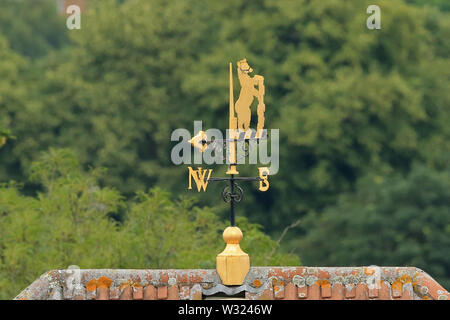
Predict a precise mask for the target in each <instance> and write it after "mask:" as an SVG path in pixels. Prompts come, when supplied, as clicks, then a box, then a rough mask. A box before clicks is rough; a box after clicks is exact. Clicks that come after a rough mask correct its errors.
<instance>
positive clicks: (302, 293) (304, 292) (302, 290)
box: [297, 286, 308, 299]
mask: <svg viewBox="0 0 450 320" xmlns="http://www.w3.org/2000/svg"><path fill="white" fill-rule="evenodd" d="M297 296H298V297H299V299H306V298H307V297H308V287H307V286H303V287H298V288H297Z"/></svg>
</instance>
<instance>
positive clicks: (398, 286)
mask: <svg viewBox="0 0 450 320" xmlns="http://www.w3.org/2000/svg"><path fill="white" fill-rule="evenodd" d="M402 287H403V284H402V283H401V281H399V280H396V281H394V282H393V283H392V297H393V298H394V299H395V298H400V297H401V296H402V290H403V288H402Z"/></svg>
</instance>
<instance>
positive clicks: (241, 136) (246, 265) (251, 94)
mask: <svg viewBox="0 0 450 320" xmlns="http://www.w3.org/2000/svg"><path fill="white" fill-rule="evenodd" d="M229 68H230V70H229V72H230V80H229V81H230V105H229V108H230V110H229V112H230V114H229V128H228V133H229V134H228V138H227V139H226V141H222V142H223V148H226V149H227V158H228V159H227V160H228V170H227V172H226V174H227V175H229V177H220V178H214V177H211V173H212V169H202V168H201V167H198V168H197V170H194V169H192V167H188V170H189V171H188V173H189V185H188V189H192V180H194V183H195V184H196V186H197V190H198V191H199V192H200V191H201V190H203V191H206V188H207V187H208V182H213V181H227V182H229V185H227V186H226V187H225V188H224V189H223V192H222V198H223V200H224V201H225V202H228V203H230V225H231V226H230V227H228V228H226V229H225V231H224V233H223V238H224V240H225V242H226V244H227V245H226V248H225V250H224V251H223V252H222V253H220V254H219V255H218V256H217V272H218V274H219V276H220V278H221V280H222V283H223V284H226V285H240V284H242V283H243V281H244V278H245V276H246V274H247V272H248V271H249V269H250V259H249V257H248V255H247V254H246V253H245V252H243V251H242V249H241V248H240V246H239V242H240V241H241V239H242V231H241V230H240V229H239V228H238V227H236V226H235V213H234V204H235V203H237V202H240V201H241V200H242V197H243V193H244V192H243V189H242V188H241V187H240V186H239V185H238V184H237V181H259V190H260V191H267V190H268V189H269V181H268V175H269V169H268V168H267V167H259V168H258V173H259V174H258V177H236V175H238V174H239V172H238V170H237V164H238V163H237V155H236V154H237V143H238V142H244V143H246V144H247V145H248V146H249V145H250V144H249V141H251V140H253V141H256V142H258V141H259V140H261V139H267V134H266V133H265V130H263V129H264V122H265V117H264V113H265V110H266V106H265V104H264V94H265V87H264V77H263V76H261V75H255V76H253V77H251V76H250V73H251V72H252V71H253V69H252V68H251V67H250V65H249V64H248V62H247V59H242V60H240V61H238V62H237V74H238V79H239V83H240V85H241V90H240V93H239V97H238V99H237V101H236V104H235V103H234V95H233V66H232V63H231V62H230V65H229ZM255 98H256V99H257V100H258V106H257V115H258V123H257V127H256V128H257V130H252V129H251V128H250V123H251V106H252V104H253V101H254V99H255ZM190 143H191V144H192V145H193V146H194V147H195V148H197V149H198V150H199V151H200V152H204V151H205V150H206V149H207V148H208V147H209V146H213V147H218V143H220V142H218V141H217V140H214V141H209V140H208V137H207V135H206V133H205V132H204V131H200V132H199V133H198V134H197V135H196V136H194V137H193V138H192V139H191V140H190ZM247 151H248V150H247Z"/></svg>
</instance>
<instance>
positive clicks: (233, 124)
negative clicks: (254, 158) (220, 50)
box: [226, 62, 239, 175]
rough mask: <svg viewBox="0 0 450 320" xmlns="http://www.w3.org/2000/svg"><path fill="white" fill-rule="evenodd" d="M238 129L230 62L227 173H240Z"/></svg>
mask: <svg viewBox="0 0 450 320" xmlns="http://www.w3.org/2000/svg"><path fill="white" fill-rule="evenodd" d="M236 130H237V118H236V117H235V116H234V96H233V65H232V64H231V62H230V118H229V133H230V136H229V137H228V138H229V139H230V140H231V141H230V142H229V145H228V161H229V163H230V164H229V166H228V171H227V172H226V173H227V174H231V175H233V174H239V172H238V171H237V169H236V162H237V161H236V142H235V141H234V139H235V136H236V133H237V132H236Z"/></svg>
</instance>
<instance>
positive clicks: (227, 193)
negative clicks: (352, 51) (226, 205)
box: [222, 182, 244, 202]
mask: <svg viewBox="0 0 450 320" xmlns="http://www.w3.org/2000/svg"><path fill="white" fill-rule="evenodd" d="M233 184H234V192H231V187H230V186H225V188H223V191H222V199H223V201H225V202H231V201H233V202H241V200H242V198H243V197H244V190H242V188H241V187H240V186H239V185H238V184H237V183H236V182H233Z"/></svg>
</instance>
